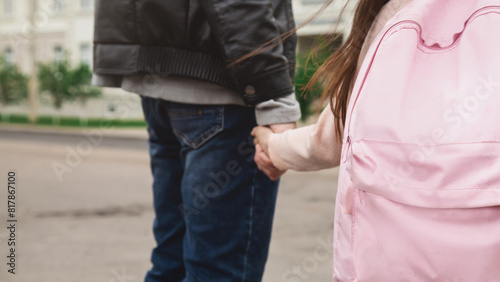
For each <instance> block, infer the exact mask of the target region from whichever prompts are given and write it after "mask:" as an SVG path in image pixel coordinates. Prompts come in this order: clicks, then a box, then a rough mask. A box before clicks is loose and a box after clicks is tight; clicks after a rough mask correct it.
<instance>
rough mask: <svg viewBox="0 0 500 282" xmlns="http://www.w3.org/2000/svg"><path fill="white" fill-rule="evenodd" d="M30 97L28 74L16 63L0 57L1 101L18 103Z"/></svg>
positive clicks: (2, 102)
mask: <svg viewBox="0 0 500 282" xmlns="http://www.w3.org/2000/svg"><path fill="white" fill-rule="evenodd" d="M27 97H28V76H26V75H24V74H23V73H21V71H20V70H19V68H18V67H17V66H16V65H14V64H9V63H7V62H6V61H5V59H4V58H0V103H1V104H2V105H4V106H6V105H10V104H16V103H19V102H21V101H22V100H24V99H26V98H27Z"/></svg>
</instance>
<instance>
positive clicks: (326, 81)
mask: <svg viewBox="0 0 500 282" xmlns="http://www.w3.org/2000/svg"><path fill="white" fill-rule="evenodd" d="M387 2H389V0H359V2H358V4H357V6H356V10H355V13H354V19H353V27H352V31H351V33H350V34H349V36H348V37H347V39H346V41H345V42H344V43H343V44H342V45H341V46H340V47H339V49H337V50H336V51H335V52H333V53H332V54H331V55H330V56H329V57H328V59H327V60H326V61H325V62H324V63H323V65H321V66H320V67H319V68H318V70H317V71H316V73H315V74H314V75H313V76H312V77H311V79H310V80H309V82H308V84H307V85H306V86H305V88H304V89H305V90H306V91H307V90H311V89H314V88H316V87H317V85H318V84H319V85H321V86H322V87H323V93H322V97H321V102H322V103H321V104H323V103H324V102H325V101H326V100H329V101H330V107H331V110H332V112H333V115H334V116H335V119H336V121H335V132H336V135H337V138H338V139H339V140H341V138H342V129H343V127H344V126H345V119H346V115H347V105H348V102H349V100H348V99H349V93H350V92H351V91H352V87H353V84H354V81H355V79H356V77H355V76H356V69H357V64H358V59H359V55H360V52H361V46H362V45H363V43H364V42H365V39H366V36H367V33H368V31H369V29H370V28H371V26H372V24H373V21H374V19H375V17H376V16H377V15H378V13H379V12H380V10H381V9H382V7H383V6H384V5H385V4H386V3H387ZM348 4H349V3H347V4H346V5H348Z"/></svg>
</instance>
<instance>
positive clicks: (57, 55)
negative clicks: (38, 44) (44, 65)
mask: <svg viewBox="0 0 500 282" xmlns="http://www.w3.org/2000/svg"><path fill="white" fill-rule="evenodd" d="M54 61H55V62H56V63H60V62H62V61H64V50H63V48H62V47H61V46H59V45H58V46H56V47H54Z"/></svg>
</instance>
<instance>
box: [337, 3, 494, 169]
mask: <svg viewBox="0 0 500 282" xmlns="http://www.w3.org/2000/svg"><path fill="white" fill-rule="evenodd" d="M499 8H500V6H486V7H483V8H481V9H479V10H477V11H475V12H474V13H473V14H472V15H471V16H470V17H469V18H468V19H467V21H466V22H465V24H464V29H463V30H462V33H463V32H464V31H465V29H466V27H467V25H468V24H469V22H471V21H472V20H474V19H476V18H477V17H479V16H481V15H482V14H483V12H484V11H487V10H498V9H499ZM499 13H500V11H499ZM406 23H411V24H415V25H417V26H418V27H419V28H420V32H422V26H420V24H419V23H418V22H416V21H413V20H404V21H400V22H397V23H395V24H394V25H392V26H391V27H390V28H389V29H388V30H387V31H386V32H385V33H384V35H383V36H382V37H381V38H380V40H379V41H378V43H377V44H378V46H377V48H376V49H375V52H374V53H373V55H372V56H371V59H370V64H369V66H368V69H367V71H366V72H365V76H364V77H363V81H362V82H361V86H360V87H359V90H358V91H357V93H356V97H355V100H354V102H353V105H352V108H351V111H350V112H349V123H348V124H347V139H346V144H345V146H344V148H342V163H345V162H346V161H347V155H348V153H349V149H350V148H351V143H352V138H351V135H350V133H351V120H352V114H353V112H354V108H355V107H356V104H357V102H358V98H359V95H360V93H361V90H363V87H364V84H365V82H366V79H367V77H368V73H369V72H370V69H371V68H372V65H373V60H374V59H375V56H376V55H377V53H378V50H379V48H380V45H381V43H382V41H383V40H384V38H385V37H386V36H387V35H388V34H389V33H391V32H392V30H393V29H395V28H397V27H398V26H401V25H403V24H406ZM459 41H460V40H456V41H455V42H454V43H453V44H451V45H450V46H448V47H445V48H439V47H427V48H429V49H434V50H439V49H448V48H453V47H454V45H456V44H458V42H459Z"/></svg>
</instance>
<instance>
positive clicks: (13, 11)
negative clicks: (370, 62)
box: [0, 0, 355, 118]
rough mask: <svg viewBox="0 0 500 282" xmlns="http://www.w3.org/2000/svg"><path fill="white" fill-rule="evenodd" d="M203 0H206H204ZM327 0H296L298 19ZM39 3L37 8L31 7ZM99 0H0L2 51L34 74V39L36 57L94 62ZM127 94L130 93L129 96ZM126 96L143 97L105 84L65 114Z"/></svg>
mask: <svg viewBox="0 0 500 282" xmlns="http://www.w3.org/2000/svg"><path fill="white" fill-rule="evenodd" d="M201 1H203V0H201ZM325 1H326V0H293V7H294V16H295V19H296V23H297V25H300V24H301V23H303V22H305V21H306V20H307V19H309V18H310V17H311V15H313V14H314V13H315V12H316V11H318V9H320V8H321V6H322V5H323V4H324V2H325ZM345 1H346V0H335V1H333V4H332V5H330V6H329V7H328V8H327V9H325V10H324V12H323V13H322V14H321V15H320V16H318V17H317V18H316V19H315V20H314V21H313V22H311V23H310V24H308V25H307V26H304V27H303V28H301V29H300V30H299V31H298V36H299V40H298V51H299V52H307V51H308V50H309V49H310V47H311V45H312V42H313V41H314V40H315V39H316V38H317V37H318V35H320V34H323V33H329V32H332V31H333V30H334V27H335V25H336V23H337V22H338V21H339V14H340V10H341V9H342V7H343V5H344V3H345ZM353 2H355V1H353ZM32 6H34V7H35V9H34V10H33V11H32V10H31V7H32ZM93 13H94V0H0V55H2V56H4V57H5V58H6V60H7V61H8V62H11V63H15V64H17V65H18V66H19V67H20V69H21V70H22V71H23V72H25V73H28V74H30V73H31V72H32V66H31V60H30V58H31V57H30V48H29V45H30V44H29V43H30V40H31V39H33V40H34V42H35V46H36V48H35V54H34V55H35V58H36V60H37V61H40V62H47V61H50V60H55V61H57V60H62V59H63V58H65V56H67V58H69V60H70V61H71V63H73V64H78V63H86V64H88V65H89V66H90V65H91V64H92V40H93ZM344 15H345V16H344V17H343V19H342V20H341V21H340V22H339V23H340V24H339V25H338V27H337V29H336V30H337V32H340V33H342V32H344V31H347V30H348V29H349V21H348V19H349V18H350V17H351V15H352V9H351V8H348V9H346V11H345V13H344ZM127 95H128V96H127ZM124 96H127V97H128V100H129V101H135V102H136V103H138V102H139V99H138V97H137V96H136V95H130V94H126V93H125V92H123V91H121V90H117V89H106V91H105V95H104V96H103V98H100V99H96V101H89V102H88V104H87V105H85V106H84V107H83V108H82V106H81V105H79V104H66V105H65V106H64V107H63V109H62V111H60V112H59V113H60V114H61V115H75V113H78V115H87V116H91V117H101V116H103V115H109V114H110V113H111V114H112V113H113V112H114V111H117V109H119V107H120V99H123V97H124ZM5 110H9V111H12V112H15V113H26V112H27V107H26V106H22V105H21V106H17V107H9V108H8V109H2V111H5ZM52 113H53V109H52V108H51V106H50V103H48V102H44V101H43V95H42V103H41V104H40V107H39V114H52ZM141 117H142V113H141V111H140V107H136V108H134V109H133V110H130V111H129V116H128V118H141Z"/></svg>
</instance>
